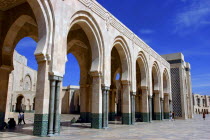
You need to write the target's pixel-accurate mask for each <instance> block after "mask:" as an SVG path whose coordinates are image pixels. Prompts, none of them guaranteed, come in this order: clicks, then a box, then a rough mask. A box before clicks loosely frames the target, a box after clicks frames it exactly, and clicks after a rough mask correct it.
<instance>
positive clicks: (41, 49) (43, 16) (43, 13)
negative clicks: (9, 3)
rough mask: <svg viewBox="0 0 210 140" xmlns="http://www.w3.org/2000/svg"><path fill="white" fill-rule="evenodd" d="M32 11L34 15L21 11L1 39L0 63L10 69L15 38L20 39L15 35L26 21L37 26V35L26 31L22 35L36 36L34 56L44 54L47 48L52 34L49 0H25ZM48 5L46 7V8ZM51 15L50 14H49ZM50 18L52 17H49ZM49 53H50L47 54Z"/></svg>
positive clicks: (11, 67) (34, 37)
mask: <svg viewBox="0 0 210 140" xmlns="http://www.w3.org/2000/svg"><path fill="white" fill-rule="evenodd" d="M27 2H28V4H29V6H30V8H31V10H32V13H33V14H34V15H28V14H27V13H21V14H20V15H19V16H18V17H16V19H15V20H14V22H13V23H12V24H11V26H10V27H9V29H8V31H7V33H6V35H5V38H4V39H3V43H2V45H3V47H2V51H1V53H2V54H1V58H0V65H4V66H7V67H10V69H11V70H12V69H13V62H12V60H13V59H12V56H13V51H14V46H15V45H16V43H17V42H18V41H17V39H19V40H20V39H21V38H20V37H19V38H17V35H18V33H19V31H21V29H22V28H23V27H25V25H27V23H30V25H33V26H35V27H36V26H37V27H38V37H36V36H35V35H34V34H31V33H28V34H25V35H23V36H22V38H23V37H26V36H28V37H31V38H33V39H35V40H37V38H38V40H39V41H38V45H37V48H36V51H35V55H36V56H39V57H40V56H41V55H42V56H46V53H47V48H48V47H49V44H50V43H49V40H50V39H49V38H50V35H51V34H52V30H50V26H51V25H52V24H51V23H50V22H51V21H53V20H51V21H49V19H50V18H49V17H50V15H51V13H52V12H51V11H52V10H51V9H50V8H49V7H50V6H49V5H50V3H51V2H50V1H41V0H37V1H36V0H27ZM47 7H48V8H47ZM34 17H35V19H34ZM51 17H52V16H51ZM51 19H52V18H51ZM49 55H50V54H49Z"/></svg>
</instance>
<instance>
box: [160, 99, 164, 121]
mask: <svg viewBox="0 0 210 140" xmlns="http://www.w3.org/2000/svg"><path fill="white" fill-rule="evenodd" d="M160 105H161V118H160V119H161V120H163V119H164V108H163V98H160Z"/></svg>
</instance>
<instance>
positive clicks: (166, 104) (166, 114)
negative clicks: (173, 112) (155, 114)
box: [164, 95, 170, 119]
mask: <svg viewBox="0 0 210 140" xmlns="http://www.w3.org/2000/svg"><path fill="white" fill-rule="evenodd" d="M169 112H170V107H169V96H168V95H165V96H164V119H169Z"/></svg>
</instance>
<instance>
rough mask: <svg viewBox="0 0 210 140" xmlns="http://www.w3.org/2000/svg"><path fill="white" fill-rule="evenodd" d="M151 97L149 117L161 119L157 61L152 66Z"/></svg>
mask: <svg viewBox="0 0 210 140" xmlns="http://www.w3.org/2000/svg"><path fill="white" fill-rule="evenodd" d="M152 93H153V94H152V98H151V119H152V120H161V105H160V71H159V66H158V64H157V62H155V63H154V64H153V67H152Z"/></svg>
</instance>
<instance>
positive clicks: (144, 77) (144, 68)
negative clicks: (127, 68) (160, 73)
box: [136, 51, 149, 87]
mask: <svg viewBox="0 0 210 140" xmlns="http://www.w3.org/2000/svg"><path fill="white" fill-rule="evenodd" d="M136 61H137V64H138V66H139V68H140V73H141V87H147V86H148V81H149V80H148V75H149V73H148V61H147V59H146V56H145V54H144V52H143V51H140V52H139V54H138V56H137V59H136Z"/></svg>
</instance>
